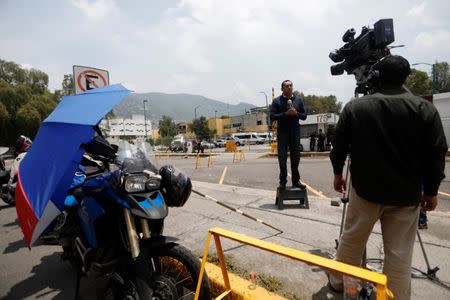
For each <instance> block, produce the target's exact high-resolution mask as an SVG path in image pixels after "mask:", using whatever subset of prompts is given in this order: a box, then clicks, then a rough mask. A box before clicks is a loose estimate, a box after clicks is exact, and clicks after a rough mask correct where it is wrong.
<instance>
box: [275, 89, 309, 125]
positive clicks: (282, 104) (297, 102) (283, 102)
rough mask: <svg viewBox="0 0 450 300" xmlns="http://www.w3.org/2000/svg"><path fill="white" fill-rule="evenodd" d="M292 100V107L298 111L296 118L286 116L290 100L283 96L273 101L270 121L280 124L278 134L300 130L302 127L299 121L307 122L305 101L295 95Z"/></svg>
mask: <svg viewBox="0 0 450 300" xmlns="http://www.w3.org/2000/svg"><path fill="white" fill-rule="evenodd" d="M290 99H291V100H292V107H293V108H295V109H296V110H297V115H296V116H287V115H285V112H286V111H288V110H289V104H288V98H286V97H284V96H283V95H281V96H279V97H277V98H275V99H273V101H272V105H271V107H270V119H271V120H272V121H277V122H278V125H277V131H278V132H289V131H291V130H299V129H300V125H299V123H298V120H299V119H300V120H306V112H305V107H304V104H303V99H302V98H300V97H298V96H295V95H292V97H291V98H290Z"/></svg>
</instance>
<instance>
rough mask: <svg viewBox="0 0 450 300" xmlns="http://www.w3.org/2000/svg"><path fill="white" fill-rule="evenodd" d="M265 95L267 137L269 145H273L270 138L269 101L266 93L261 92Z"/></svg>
mask: <svg viewBox="0 0 450 300" xmlns="http://www.w3.org/2000/svg"><path fill="white" fill-rule="evenodd" d="M260 93H262V94H264V96H265V97H266V117H267V121H266V122H267V136H268V138H269V144H271V143H272V139H271V138H270V112H269V101H268V100H267V94H266V93H265V92H260Z"/></svg>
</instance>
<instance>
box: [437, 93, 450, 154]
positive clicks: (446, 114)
mask: <svg viewBox="0 0 450 300" xmlns="http://www.w3.org/2000/svg"><path fill="white" fill-rule="evenodd" d="M433 104H434V106H436V109H437V110H438V112H439V115H440V117H441V121H442V126H443V127H444V133H445V138H446V140H447V145H449V146H450V92H449V93H440V94H434V95H433Z"/></svg>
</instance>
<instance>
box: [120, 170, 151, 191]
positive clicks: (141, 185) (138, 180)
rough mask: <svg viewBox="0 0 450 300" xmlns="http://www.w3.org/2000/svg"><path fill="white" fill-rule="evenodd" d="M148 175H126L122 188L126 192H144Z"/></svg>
mask: <svg viewBox="0 0 450 300" xmlns="http://www.w3.org/2000/svg"><path fill="white" fill-rule="evenodd" d="M147 180H148V177H147V176H146V175H141V174H139V175H128V176H127V177H126V178H125V183H124V188H125V191H126V192H127V193H139V192H145V186H146V183H147Z"/></svg>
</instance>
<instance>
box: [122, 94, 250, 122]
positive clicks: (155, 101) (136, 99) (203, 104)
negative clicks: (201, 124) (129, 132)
mask: <svg viewBox="0 0 450 300" xmlns="http://www.w3.org/2000/svg"><path fill="white" fill-rule="evenodd" d="M144 100H147V102H146V103H145V107H146V116H147V117H148V118H150V119H151V120H152V122H156V123H157V121H158V120H160V119H161V118H162V116H163V115H166V116H170V117H171V118H172V119H173V120H174V121H175V122H183V121H187V122H190V121H191V120H193V119H194V117H195V110H196V111H197V118H198V117H200V116H205V117H207V118H211V117H214V115H215V114H216V115H217V117H220V116H223V115H226V116H227V115H230V116H234V115H242V114H245V112H246V111H249V110H250V109H251V108H254V107H256V106H255V105H253V104H250V103H246V102H239V103H238V104H228V103H225V102H222V101H219V100H215V99H211V98H207V97H205V96H202V95H193V94H187V93H177V94H166V93H159V92H149V93H132V94H130V95H128V96H126V97H125V98H124V99H123V101H121V103H119V104H118V105H117V106H116V107H114V113H115V115H116V116H117V117H130V116H131V115H133V114H140V115H143V114H144V103H143V101H144ZM196 107H197V109H195V108H196Z"/></svg>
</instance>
